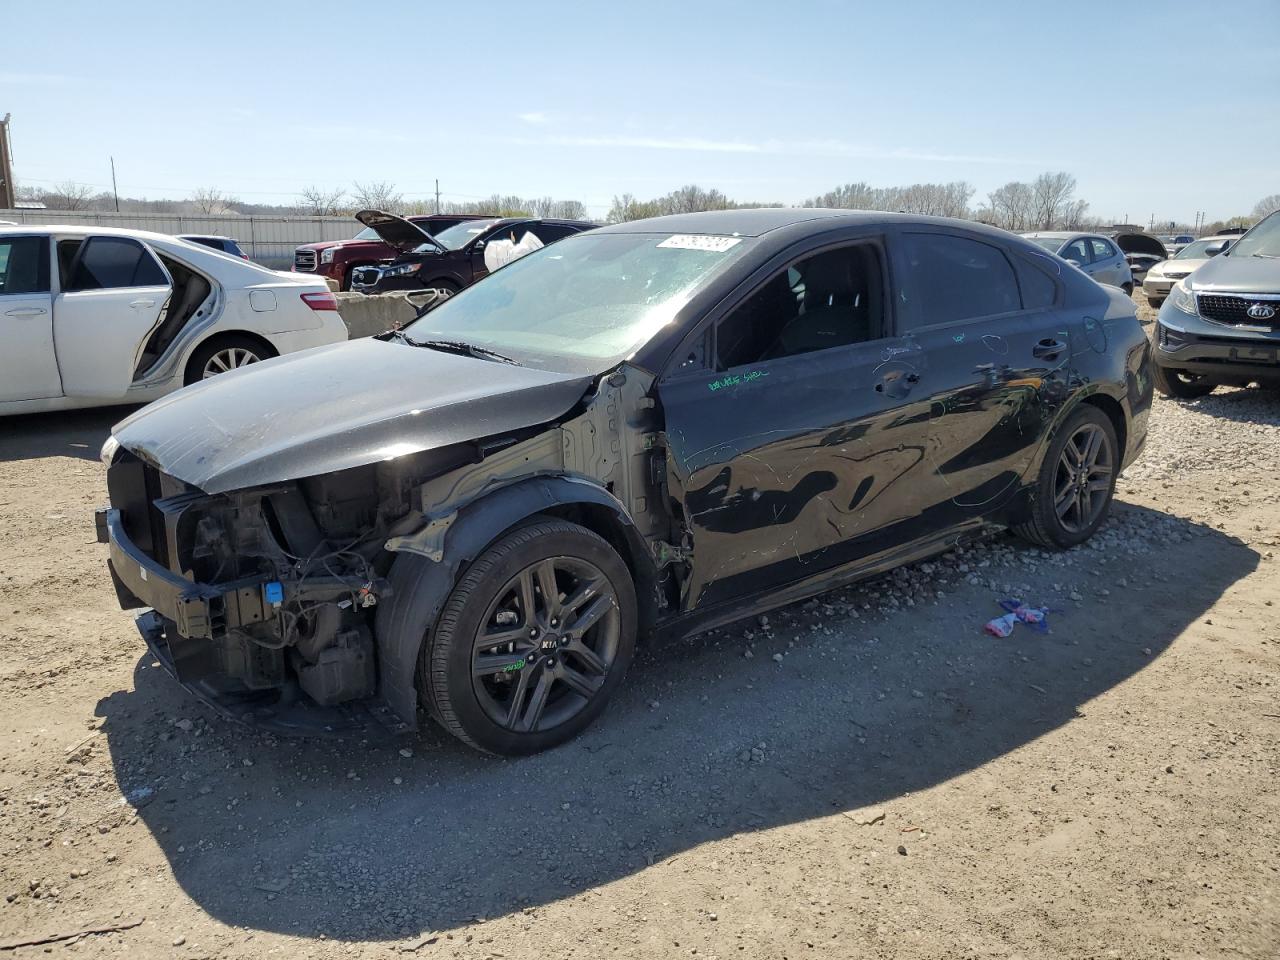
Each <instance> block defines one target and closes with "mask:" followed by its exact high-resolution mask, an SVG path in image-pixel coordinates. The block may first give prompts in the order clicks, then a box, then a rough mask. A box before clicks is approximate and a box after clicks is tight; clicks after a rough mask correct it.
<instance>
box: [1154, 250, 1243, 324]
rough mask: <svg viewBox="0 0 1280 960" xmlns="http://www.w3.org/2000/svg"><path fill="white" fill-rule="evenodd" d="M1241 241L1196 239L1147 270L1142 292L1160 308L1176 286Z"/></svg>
mask: <svg viewBox="0 0 1280 960" xmlns="http://www.w3.org/2000/svg"><path fill="white" fill-rule="evenodd" d="M1238 239H1240V238H1239V237H1236V236H1225V237H1204V238H1203V239H1200V240H1193V241H1192V242H1191V243H1188V244H1186V245H1184V246H1183V247H1182V249H1181V250H1179V251H1178V252H1177V253H1175V254H1174V255H1173V256H1172V257H1170V258H1169V259H1168V260H1165V261H1162V262H1161V263H1157V264H1156V265H1155V266H1154V267H1152V268H1151V269H1150V270H1148V271H1147V275H1146V277H1145V278H1143V281H1142V292H1143V293H1144V294H1146V297H1147V303H1149V304H1151V306H1153V307H1155V308H1157V309H1159V307H1160V304H1162V303H1164V301H1165V298H1166V297H1168V296H1169V291H1170V290H1171V289H1173V285H1174V284H1175V283H1177V282H1178V281H1179V280H1185V279H1186V278H1187V277H1189V276H1191V274H1193V273H1195V272H1196V270H1197V269H1198V268H1199V267H1203V266H1204V265H1205V264H1206V263H1208V262H1209V260H1210V259H1211V258H1213V257H1216V256H1217V255H1218V254H1220V253H1221V252H1222V251H1223V250H1226V249H1227V248H1228V247H1230V246H1231V244H1233V243H1235V242H1236V240H1238Z"/></svg>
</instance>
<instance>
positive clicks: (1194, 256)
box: [1173, 240, 1221, 260]
mask: <svg viewBox="0 0 1280 960" xmlns="http://www.w3.org/2000/svg"><path fill="white" fill-rule="evenodd" d="M1211 243H1221V241H1220V240H1197V241H1196V242H1195V243H1188V244H1187V245H1186V246H1185V247H1183V248H1182V249H1181V250H1179V251H1178V252H1177V253H1175V254H1174V255H1173V259H1175V260H1208V259H1209V255H1208V254H1207V253H1205V252H1204V251H1205V249H1206V248H1207V247H1208V246H1209V244H1211Z"/></svg>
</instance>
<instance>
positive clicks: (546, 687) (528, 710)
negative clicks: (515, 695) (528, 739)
mask: <svg viewBox="0 0 1280 960" xmlns="http://www.w3.org/2000/svg"><path fill="white" fill-rule="evenodd" d="M553 683H555V677H554V676H553V675H552V674H551V671H550V670H539V671H538V679H537V682H536V684H535V685H534V688H533V693H531V694H529V703H528V705H526V706H525V708H524V709H523V710H521V711H519V714H518V719H517V720H516V723H515V725H514V726H515V728H516V729H517V730H519V731H520V732H521V733H532V732H533V731H534V730H536V729H538V721H539V720H541V719H542V711H543V710H545V709H546V708H547V697H548V696H549V695H550V693H551V685H552V684H553ZM526 686H527V681H526Z"/></svg>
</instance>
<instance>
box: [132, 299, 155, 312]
mask: <svg viewBox="0 0 1280 960" xmlns="http://www.w3.org/2000/svg"><path fill="white" fill-rule="evenodd" d="M155 305H156V302H155V301H154V300H133V301H131V302H130V303H129V306H131V307H133V309H135V310H141V309H142V308H143V307H154V306H155Z"/></svg>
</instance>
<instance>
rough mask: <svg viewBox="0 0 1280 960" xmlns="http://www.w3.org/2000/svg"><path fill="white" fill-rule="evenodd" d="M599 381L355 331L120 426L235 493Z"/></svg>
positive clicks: (487, 419)
mask: <svg viewBox="0 0 1280 960" xmlns="http://www.w3.org/2000/svg"><path fill="white" fill-rule="evenodd" d="M592 380H593V378H592V377H591V376H585V375H577V374H563V373H552V372H548V371H544V370H534V369H531V368H529V367H517V366H512V365H510V364H505V363H495V362H491V361H488V360H477V359H474V358H472V357H467V356H460V355H457V354H451V353H441V352H439V351H437V350H432V349H430V348H428V347H413V346H409V345H407V344H404V343H400V342H397V341H392V340H372V339H362V340H352V341H349V342H347V343H337V344H332V345H331V346H327V347H317V348H315V349H314V350H306V351H303V352H301V353H293V354H288V355H286V356H283V357H279V358H277V359H274V360H267V361H265V362H263V363H255V364H253V365H252V366H249V367H243V368H241V369H239V370H235V371H233V372H231V373H225V374H222V375H221V376H217V377H213V378H212V379H210V380H204V381H201V382H200V383H198V384H194V385H192V386H190V387H187V388H185V389H183V390H179V391H178V392H177V393H173V394H170V395H169V396H168V397H164V398H162V399H160V400H157V401H156V402H155V403H153V404H151V405H150V406H147V407H144V408H143V409H141V410H139V411H138V412H137V413H135V414H133V415H132V416H130V417H128V418H126V419H125V420H122V421H121V422H120V423H118V424H116V426H115V428H114V429H113V430H112V434H113V435H114V436H115V438H116V440H117V442H118V443H119V444H120V445H121V446H122V447H124V448H125V449H126V450H129V451H130V452H131V453H133V454H135V455H137V456H138V457H140V458H141V459H143V460H145V461H147V462H148V463H151V464H152V465H153V466H155V467H157V468H158V469H160V470H162V471H163V472H165V473H167V474H169V475H170V476H173V477H177V478H178V479H179V480H183V481H185V482H187V483H189V484H192V485H193V486H195V487H198V488H200V489H201V490H203V491H205V492H206V493H225V492H227V491H229V490H238V489H242V488H244V487H255V486H259V485H261V484H267V483H279V482H282V481H285V480H295V479H298V478H301V477H311V476H317V475H319V474H324V473H332V472H333V471H336V470H346V469H348V468H351V467H359V466H363V465H365V464H369V463H376V462H378V461H381V460H389V459H392V458H394V457H399V456H405V455H407V454H411V453H419V452H421V451H424V450H433V449H438V448H441V447H446V446H449V445H450V444H454V443H463V442H466V441H469V440H477V439H480V438H483V437H488V436H492V435H494V434H501V433H505V432H508V431H511V430H518V429H521V428H523V427H531V426H536V425H538V424H542V423H546V422H548V421H551V420H554V419H555V418H557V417H559V416H561V415H563V414H565V413H567V412H568V411H569V410H570V409H572V407H573V406H574V405H575V404H576V403H577V402H578V400H579V399H581V397H582V395H583V394H584V393H585V392H586V390H587V388H588V387H589V386H590V385H591V383H592Z"/></svg>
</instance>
